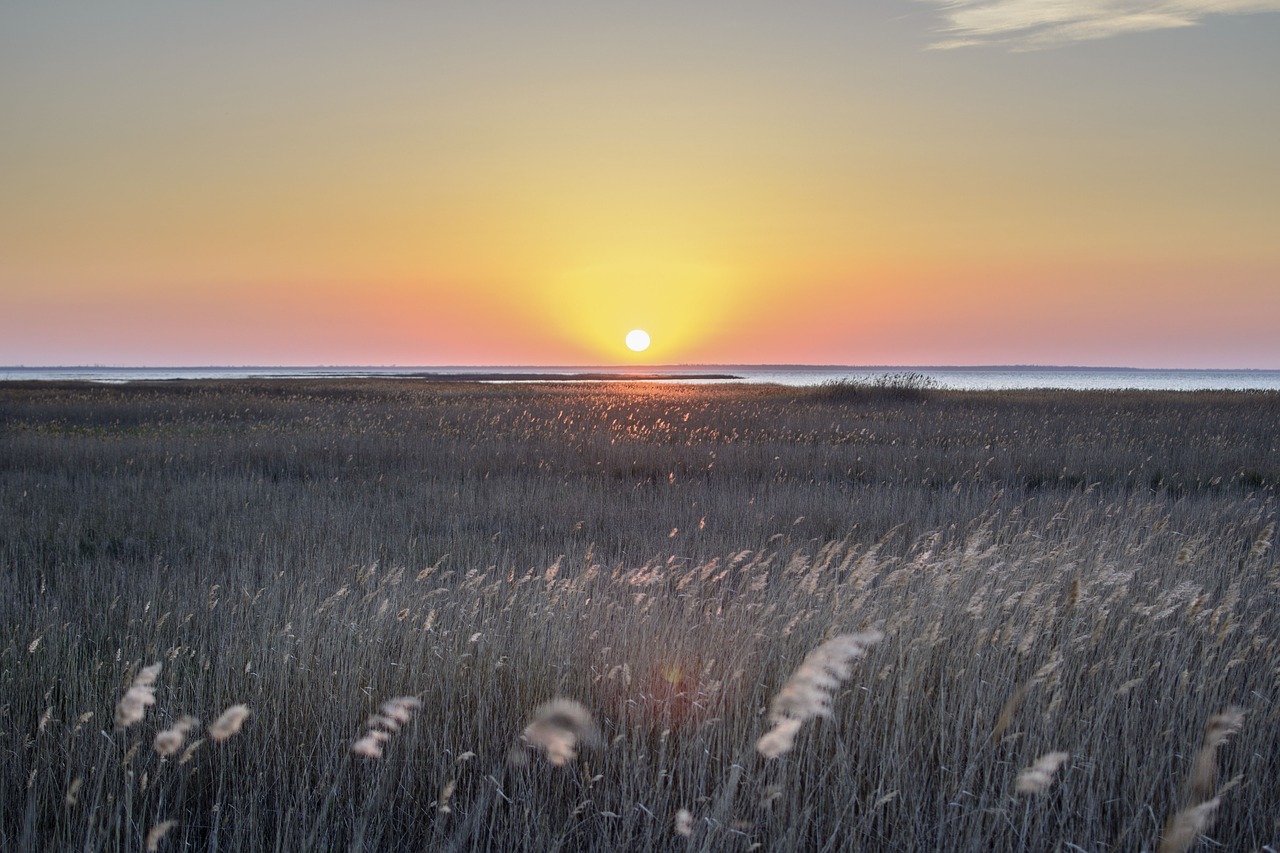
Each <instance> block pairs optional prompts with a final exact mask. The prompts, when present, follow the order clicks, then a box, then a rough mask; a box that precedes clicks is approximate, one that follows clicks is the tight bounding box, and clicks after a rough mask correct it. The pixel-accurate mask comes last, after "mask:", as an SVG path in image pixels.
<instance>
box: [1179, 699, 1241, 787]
mask: <svg viewBox="0 0 1280 853" xmlns="http://www.w3.org/2000/svg"><path fill="white" fill-rule="evenodd" d="M1243 723H1244V711H1242V710H1240V709H1239V708H1228V709H1227V710H1225V711H1223V712H1222V713H1221V714H1214V715H1213V716H1212V717H1210V718H1209V722H1208V723H1206V724H1205V727H1204V741H1203V742H1202V743H1201V745H1200V751H1199V752H1197V753H1196V760H1195V763H1194V764H1192V765H1191V775H1190V776H1189V777H1188V779H1187V790H1188V794H1189V798H1190V802H1192V803H1202V802H1204V801H1206V800H1208V799H1209V798H1210V797H1211V796H1213V791H1214V788H1215V787H1216V786H1217V784H1218V747H1220V746H1222V745H1223V744H1224V743H1226V741H1227V738H1229V737H1231V735H1233V734H1235V733H1236V732H1238V731H1240V726H1241V725H1242V724H1243Z"/></svg>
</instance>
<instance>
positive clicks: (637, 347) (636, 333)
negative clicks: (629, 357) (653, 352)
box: [627, 329, 649, 352]
mask: <svg viewBox="0 0 1280 853" xmlns="http://www.w3.org/2000/svg"><path fill="white" fill-rule="evenodd" d="M627 346H628V347H630V348H631V349H632V350H633V351H635V352H644V351H645V350H647V349H648V348H649V333H648V332H646V331H645V330H644V329H632V330H631V331H630V332H627Z"/></svg>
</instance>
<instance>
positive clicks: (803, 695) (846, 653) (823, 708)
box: [756, 630, 884, 758]
mask: <svg viewBox="0 0 1280 853" xmlns="http://www.w3.org/2000/svg"><path fill="white" fill-rule="evenodd" d="M883 639H884V634H883V633H881V632H880V631H874V630H873V631H864V632H862V633H859V634H841V635H840V636H838V637H834V638H833V639H830V640H828V641H827V642H825V643H823V644H822V645H820V646H818V647H817V648H816V649H814V650H813V651H811V652H810V653H809V654H808V655H807V656H806V657H805V659H804V660H803V661H801V662H800V666H799V667H798V668H797V669H796V671H795V674H794V675H792V676H791V678H790V679H789V680H788V681H787V683H786V684H784V685H783V686H782V689H781V690H779V691H778V694H777V695H776V696H774V697H773V702H772V703H771V704H770V706H769V722H770V723H772V724H773V728H771V729H770V730H769V731H768V732H766V733H765V734H764V735H763V736H762V737H761V738H760V740H758V741H757V742H756V749H757V750H758V751H759V752H760V754H761V755H763V756H764V757H765V758H776V757H778V756H779V755H782V754H783V753H786V752H789V751H790V750H791V748H792V747H793V746H795V737H796V734H797V733H798V732H799V731H800V727H801V725H802V724H804V722H805V721H807V720H811V719H813V718H814V717H830V716H831V701H832V694H833V693H834V691H835V690H836V688H838V687H839V686H840V684H841V683H842V682H844V681H845V680H847V679H848V678H849V676H850V675H851V674H852V672H853V667H852V662H853V661H855V660H857V659H858V658H862V657H865V656H866V654H867V650H868V649H870V648H871V647H872V646H874V645H875V644H876V643H878V642H880V641H881V640H883Z"/></svg>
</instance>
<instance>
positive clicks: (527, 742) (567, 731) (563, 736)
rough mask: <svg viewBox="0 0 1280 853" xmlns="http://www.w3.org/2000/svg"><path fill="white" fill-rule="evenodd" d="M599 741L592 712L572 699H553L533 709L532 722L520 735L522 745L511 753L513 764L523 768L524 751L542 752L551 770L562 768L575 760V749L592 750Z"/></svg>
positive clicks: (525, 758)
mask: <svg viewBox="0 0 1280 853" xmlns="http://www.w3.org/2000/svg"><path fill="white" fill-rule="evenodd" d="M599 740H600V731H599V729H597V728H596V724H595V720H594V719H592V717H591V712H590V711H588V710H587V709H586V707H585V706H584V705H582V703H580V702H576V701H574V700H573V699H552V700H551V701H550V702H546V703H544V704H542V705H539V706H538V707H537V708H535V709H534V712H533V719H532V720H531V721H530V723H529V724H528V725H527V726H525V729H524V731H523V732H521V734H520V741H521V744H522V745H523V746H524V747H525V750H521V749H519V748H517V749H515V750H513V751H512V754H511V760H512V763H513V764H522V763H524V761H525V760H527V757H526V756H525V754H524V753H525V751H526V750H530V749H532V750H536V751H538V752H541V753H542V754H543V755H544V756H545V757H546V759H547V761H549V762H550V763H551V764H552V765H553V766H555V767H563V766H564V765H565V764H568V763H569V762H570V761H573V760H574V759H575V758H577V757H578V746H579V745H582V746H588V747H590V746H595V745H596V744H597V743H598V742H599Z"/></svg>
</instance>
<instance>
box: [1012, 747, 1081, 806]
mask: <svg viewBox="0 0 1280 853" xmlns="http://www.w3.org/2000/svg"><path fill="white" fill-rule="evenodd" d="M1070 757H1071V754H1070V753H1068V752H1048V753H1045V754H1044V755H1042V756H1040V757H1039V758H1037V759H1036V761H1035V763H1034V764H1032V765H1031V766H1030V767H1027V768H1026V769H1024V770H1023V771H1022V772H1021V773H1019V774H1018V779H1017V781H1016V782H1014V785H1013V787H1014V790H1015V791H1017V792H1018V793H1019V794H1029V795H1032V796H1037V795H1039V794H1043V793H1044V792H1045V791H1047V790H1048V789H1049V786H1050V785H1052V784H1053V776H1054V774H1055V773H1057V772H1058V768H1059V767H1061V766H1062V763H1063V762H1064V761H1066V760H1067V759H1068V758H1070Z"/></svg>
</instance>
